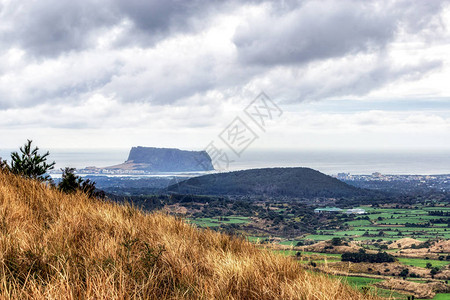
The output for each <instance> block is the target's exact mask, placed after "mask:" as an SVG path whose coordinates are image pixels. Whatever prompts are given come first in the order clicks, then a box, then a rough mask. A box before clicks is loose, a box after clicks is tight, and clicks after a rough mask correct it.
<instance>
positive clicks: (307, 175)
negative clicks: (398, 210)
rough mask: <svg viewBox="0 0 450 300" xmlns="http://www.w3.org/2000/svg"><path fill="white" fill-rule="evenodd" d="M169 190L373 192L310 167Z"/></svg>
mask: <svg viewBox="0 0 450 300" xmlns="http://www.w3.org/2000/svg"><path fill="white" fill-rule="evenodd" d="M168 191H169V192H175V193H180V194H197V195H229V196H231V195H253V196H289V197H299V198H312V197H330V198H332V197H352V196H366V195H367V194H368V193H369V192H367V191H366V190H363V189H360V188H357V187H354V186H350V185H348V184H346V183H344V182H342V181H340V180H338V179H336V178H333V177H331V176H328V175H325V174H323V173H320V172H319V171H316V170H313V169H310V168H264V169H252V170H244V171H235V172H228V173H218V174H210V175H204V176H199V177H194V178H190V179H188V180H186V181H183V182H180V183H178V184H175V185H171V186H169V187H168Z"/></svg>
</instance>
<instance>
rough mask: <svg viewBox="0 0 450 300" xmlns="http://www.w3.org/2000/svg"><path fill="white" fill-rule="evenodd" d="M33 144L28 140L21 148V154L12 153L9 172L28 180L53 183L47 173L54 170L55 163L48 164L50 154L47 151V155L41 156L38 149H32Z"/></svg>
mask: <svg viewBox="0 0 450 300" xmlns="http://www.w3.org/2000/svg"><path fill="white" fill-rule="evenodd" d="M32 142H33V141H31V140H28V141H27V143H26V144H25V145H24V146H23V147H20V154H19V153H18V152H13V153H11V166H10V167H9V170H10V171H11V172H12V173H14V174H17V175H20V176H23V177H26V178H31V179H37V180H41V181H50V182H51V181H52V180H51V178H50V176H48V175H46V173H47V172H48V171H49V170H52V169H53V168H54V166H55V162H52V163H50V164H47V157H48V156H49V155H50V153H49V152H48V151H47V153H45V154H43V155H40V154H39V153H38V151H39V148H38V147H35V148H34V149H32V146H31V144H32Z"/></svg>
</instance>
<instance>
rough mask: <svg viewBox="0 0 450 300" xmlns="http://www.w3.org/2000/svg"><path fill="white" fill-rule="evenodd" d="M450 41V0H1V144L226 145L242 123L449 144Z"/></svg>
mask: <svg viewBox="0 0 450 300" xmlns="http://www.w3.org/2000/svg"><path fill="white" fill-rule="evenodd" d="M449 54H450V2H449V1H426V0H423V1H417V0H415V1H402V0H400V1H384V0H383V1H347V0H342V1H341V0H339V1H327V0H325V1H290V0H286V1H257V0H254V1H252V0H248V1H233V0H231V1H220V0H213V1H211V0H193V1H184V0H164V1H154V0H147V1H143V0H142V1H139V0H127V1H121V0H108V1H107V0H83V1H71V0H39V1H27V0H23V1H17V0H0V148H15V147H17V146H20V145H22V144H23V143H24V142H25V141H26V140H27V139H33V140H34V141H35V142H36V143H37V144H38V145H40V146H41V147H43V148H46V149H53V148H68V149H86V148H129V147H131V146H137V145H141V146H154V147H176V148H181V149H193V150H199V149H205V148H206V147H207V146H208V145H210V144H211V142H216V143H217V145H220V147H225V148H226V147H227V144H226V142H225V141H224V139H223V137H224V135H223V133H224V132H226V130H227V129H230V128H232V127H233V124H234V123H233V122H235V121H236V120H238V121H241V123H244V125H246V126H247V127H246V128H247V129H248V130H250V131H251V132H253V133H254V135H255V137H257V138H255V139H254V140H252V143H251V144H249V145H246V146H248V147H252V148H253V149H340V150H342V149H344V150H345V149H348V150H358V149H360V150H361V149H366V150H367V149H370V150H374V149H375V150H377V149H378V150H383V151H384V150H387V151H389V150H398V149H403V150H407V151H411V150H412V149H413V150H428V149H431V150H447V149H450V55H449ZM261 92H264V93H265V95H267V97H268V98H265V99H266V100H267V99H268V100H267V101H266V102H265V103H269V105H272V107H276V108H277V110H273V112H274V113H273V115H270V118H266V120H265V121H266V122H265V123H264V128H262V127H261V126H258V120H256V121H255V119H254V118H253V119H252V118H251V115H249V114H246V113H245V111H246V108H248V107H249V105H250V106H251V105H252V104H255V103H256V102H254V100H255V99H256V100H255V101H259V100H258V99H260V98H257V97H258V96H259V95H261ZM275 105H276V106H275ZM266 113H270V111H269V110H267V111H266ZM253 116H255V115H253ZM265 116H268V114H265ZM236 118H238V119H236ZM241 125H242V124H241ZM230 126H231V127H230ZM229 137H230V136H229V134H228V138H229ZM228 146H229V145H228ZM218 147H219V146H218ZM238 152H239V151H238Z"/></svg>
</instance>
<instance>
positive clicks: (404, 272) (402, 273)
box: [398, 268, 409, 277]
mask: <svg viewBox="0 0 450 300" xmlns="http://www.w3.org/2000/svg"><path fill="white" fill-rule="evenodd" d="M408 273H409V269H408V268H405V269H403V270H402V271H401V272H400V273H399V274H398V276H400V277H406V276H408Z"/></svg>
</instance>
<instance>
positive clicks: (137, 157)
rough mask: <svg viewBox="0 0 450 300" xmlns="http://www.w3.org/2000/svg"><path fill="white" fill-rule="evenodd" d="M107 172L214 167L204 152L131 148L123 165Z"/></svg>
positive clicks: (206, 168) (205, 168) (168, 170)
mask: <svg viewBox="0 0 450 300" xmlns="http://www.w3.org/2000/svg"><path fill="white" fill-rule="evenodd" d="M105 169H109V170H120V169H122V170H133V171H146V172H193V171H211V170H214V166H213V164H212V162H211V157H209V155H208V153H206V151H187V150H180V149H175V148H155V147H141V146H138V147H133V148H131V150H130V154H129V155H128V159H127V161H126V162H125V163H123V164H120V165H116V166H112V167H107V168H105Z"/></svg>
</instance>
